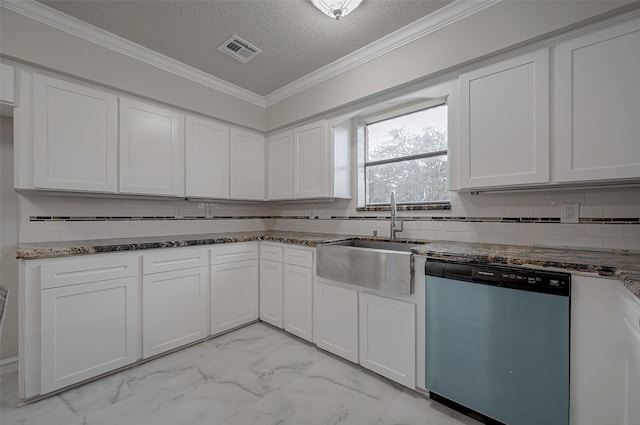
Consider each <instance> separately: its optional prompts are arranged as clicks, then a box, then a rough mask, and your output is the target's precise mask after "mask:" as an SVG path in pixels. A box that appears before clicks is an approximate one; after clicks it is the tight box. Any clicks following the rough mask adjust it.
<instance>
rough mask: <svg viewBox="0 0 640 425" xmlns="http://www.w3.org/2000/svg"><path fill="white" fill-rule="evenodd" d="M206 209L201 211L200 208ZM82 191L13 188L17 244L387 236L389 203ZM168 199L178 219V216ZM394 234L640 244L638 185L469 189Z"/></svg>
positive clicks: (406, 215) (407, 215) (412, 214)
mask: <svg viewBox="0 0 640 425" xmlns="http://www.w3.org/2000/svg"><path fill="white" fill-rule="evenodd" d="M565 202H570V203H579V204H580V222H579V223H578V224H564V223H560V204H562V203H565ZM206 205H209V206H211V207H212V208H213V210H212V211H211V212H212V213H213V214H212V216H210V217H205V212H206V210H205V206H206ZM206 205H205V204H204V203H200V202H193V201H171V200H137V199H111V198H87V197H75V196H58V195H42V194H34V193H29V194H21V195H20V197H19V207H20V217H21V218H20V223H19V231H20V236H19V238H20V242H41V241H56V240H75V239H101V238H118V237H136V236H156V235H178V234H193V233H209V232H234V231H251V230H270V229H271V230H294V231H309V232H328V233H338V234H357V235H371V234H372V232H373V231H374V230H375V231H377V233H378V236H380V237H388V234H389V224H388V217H389V211H388V210H387V211H385V210H375V211H362V210H359V209H358V208H357V206H356V201H355V200H336V201H335V202H309V203H295V204H293V203H292V204H276V205H272V204H256V203H253V204H251V203H222V202H220V203H207V204H206ZM176 207H179V209H181V210H182V211H181V212H182V217H184V218H176ZM398 215H399V217H400V218H401V219H403V220H404V229H405V230H404V232H402V233H400V234H399V236H400V237H404V238H409V239H427V240H450V241H461V242H486V243H499V244H513V245H531V246H533V245H540V246H555V247H572V248H586V249H589V248H593V249H616V250H632V251H640V189H633V190H615V189H614V190H610V191H602V190H599V191H589V190H582V191H579V190H575V191H570V192H552V193H540V192H534V193H519V194H487V195H470V194H458V193H453V194H452V197H451V207H450V209H445V210H425V211H419V210H406V211H399V212H398Z"/></svg>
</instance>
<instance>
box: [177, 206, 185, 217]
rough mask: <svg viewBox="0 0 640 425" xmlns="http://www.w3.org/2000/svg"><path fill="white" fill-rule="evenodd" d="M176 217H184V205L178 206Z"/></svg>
mask: <svg viewBox="0 0 640 425" xmlns="http://www.w3.org/2000/svg"><path fill="white" fill-rule="evenodd" d="M175 218H184V207H183V206H182V205H177V206H176V213H175Z"/></svg>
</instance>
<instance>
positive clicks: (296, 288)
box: [284, 264, 313, 341]
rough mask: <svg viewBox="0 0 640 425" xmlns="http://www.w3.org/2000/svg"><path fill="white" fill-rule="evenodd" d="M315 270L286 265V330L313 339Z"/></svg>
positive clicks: (309, 339) (308, 339)
mask: <svg viewBox="0 0 640 425" xmlns="http://www.w3.org/2000/svg"><path fill="white" fill-rule="evenodd" d="M312 306H313V271H312V269H311V268H308V267H303V266H297V265H294V264H285V265H284V330H285V331H287V332H290V333H292V334H294V335H296V336H299V337H300V338H303V339H306V340H307V341H312V338H313V333H312V324H313V312H312V308H313V307H312Z"/></svg>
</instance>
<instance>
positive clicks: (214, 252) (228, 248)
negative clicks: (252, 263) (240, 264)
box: [211, 242, 258, 265]
mask: <svg viewBox="0 0 640 425" xmlns="http://www.w3.org/2000/svg"><path fill="white" fill-rule="evenodd" d="M257 258H258V243H257V242H246V243H229V244H222V245H215V246H213V247H212V248H211V265H214V264H226V263H234V262H236V261H245V260H254V259H257Z"/></svg>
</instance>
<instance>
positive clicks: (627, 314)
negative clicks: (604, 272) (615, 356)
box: [620, 288, 640, 425]
mask: <svg viewBox="0 0 640 425" xmlns="http://www.w3.org/2000/svg"><path fill="white" fill-rule="evenodd" d="M621 289H622V291H623V293H622V295H621V299H620V300H621V304H622V306H621V307H622V318H623V334H624V337H625V340H626V344H627V345H626V351H625V378H626V381H625V386H624V391H625V396H624V401H625V422H624V423H625V425H635V424H640V403H639V402H638V401H639V400H640V302H639V301H638V299H637V298H636V297H634V296H633V294H631V292H629V291H628V290H627V289H626V288H621Z"/></svg>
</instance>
